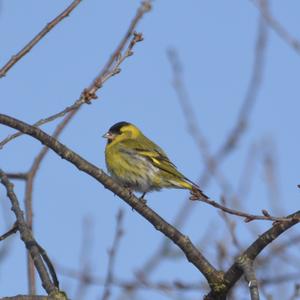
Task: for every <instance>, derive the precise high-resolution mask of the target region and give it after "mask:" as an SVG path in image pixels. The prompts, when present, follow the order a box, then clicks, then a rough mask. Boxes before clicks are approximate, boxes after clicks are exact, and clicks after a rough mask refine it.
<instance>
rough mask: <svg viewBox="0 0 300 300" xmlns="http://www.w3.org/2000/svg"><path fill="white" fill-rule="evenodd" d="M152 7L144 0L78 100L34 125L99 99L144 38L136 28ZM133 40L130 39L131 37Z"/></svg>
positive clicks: (49, 120) (5, 140) (10, 137)
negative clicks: (111, 79) (99, 94)
mask: <svg viewBox="0 0 300 300" xmlns="http://www.w3.org/2000/svg"><path fill="white" fill-rule="evenodd" d="M150 9H151V1H150V0H149V1H144V2H142V4H141V6H140V7H139V9H138V11H137V13H136V16H135V18H134V19H133V20H132V22H131V23H130V26H129V30H128V31H127V32H126V35H125V37H124V38H123V39H122V41H121V42H120V44H119V45H118V47H117V49H116V51H114V53H113V54H112V56H111V58H110V59H109V61H108V62H107V63H106V65H105V67H104V68H103V70H102V71H101V72H100V73H99V75H97V77H96V78H95V79H94V80H93V81H92V83H91V84H90V85H89V86H88V87H87V88H85V89H84V90H83V91H82V92H81V95H80V97H79V99H78V100H76V101H75V102H74V103H73V104H72V105H70V106H68V107H66V108H65V109H63V110H62V111H60V112H58V113H56V114H54V115H51V116H49V117H47V118H43V119H40V120H39V121H37V122H36V123H34V124H33V126H36V127H39V126H41V125H43V124H46V123H49V122H52V121H54V120H55V119H57V118H61V117H63V116H65V115H66V114H67V113H69V112H72V111H77V110H78V109H79V108H80V107H81V106H82V105H83V104H86V103H88V104H90V103H91V101H92V100H94V99H97V96H96V92H97V91H98V90H99V89H100V88H102V86H103V83H104V82H106V81H107V80H108V79H110V78H111V77H113V76H114V75H116V74H118V73H120V72H121V69H120V65H121V64H122V63H123V62H124V60H126V59H127V58H128V57H130V56H131V55H132V54H133V48H134V46H135V45H136V43H138V42H140V41H142V40H143V36H142V34H141V33H135V32H134V29H135V27H136V25H137V23H138V22H139V21H140V20H141V19H142V17H143V16H144V14H145V13H147V12H148V11H150ZM129 33H130V34H129ZM130 38H131V40H130V41H129V39H130ZM127 43H128V47H127V49H126V50H125V51H124V53H121V51H122V50H123V48H124V47H125V45H126V44H127ZM20 135H22V133H20V132H17V133H15V134H12V135H9V136H7V137H6V138H5V139H4V140H2V141H1V142H0V149H1V148H3V146H4V145H5V144H7V143H8V142H9V141H11V140H13V139H15V138H17V137H19V136H20Z"/></svg>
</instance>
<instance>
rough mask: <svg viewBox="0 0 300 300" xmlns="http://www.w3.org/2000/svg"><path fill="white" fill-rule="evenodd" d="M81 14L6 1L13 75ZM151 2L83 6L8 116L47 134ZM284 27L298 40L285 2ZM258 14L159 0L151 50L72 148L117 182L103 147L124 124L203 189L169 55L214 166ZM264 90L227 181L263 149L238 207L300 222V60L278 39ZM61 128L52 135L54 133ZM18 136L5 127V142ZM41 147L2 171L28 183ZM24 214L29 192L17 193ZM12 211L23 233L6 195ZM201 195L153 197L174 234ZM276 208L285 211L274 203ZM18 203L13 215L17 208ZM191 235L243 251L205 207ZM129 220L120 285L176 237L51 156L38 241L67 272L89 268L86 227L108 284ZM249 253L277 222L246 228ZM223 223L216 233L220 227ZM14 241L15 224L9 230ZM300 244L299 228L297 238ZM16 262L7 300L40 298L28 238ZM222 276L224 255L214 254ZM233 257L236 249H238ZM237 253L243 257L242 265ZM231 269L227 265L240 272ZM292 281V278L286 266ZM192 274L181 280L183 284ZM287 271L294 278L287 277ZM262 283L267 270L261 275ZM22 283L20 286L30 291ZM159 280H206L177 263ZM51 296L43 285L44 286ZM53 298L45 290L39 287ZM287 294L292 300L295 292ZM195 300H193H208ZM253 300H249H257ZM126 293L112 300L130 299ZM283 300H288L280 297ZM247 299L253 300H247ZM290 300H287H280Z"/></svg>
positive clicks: (142, 52) (235, 181)
mask: <svg viewBox="0 0 300 300" xmlns="http://www.w3.org/2000/svg"><path fill="white" fill-rule="evenodd" d="M69 3H70V1H62V0H61V1H49V0H44V1H33V0H31V1H26V2H25V1H21V2H20V1H17V0H9V1H8V0H3V1H2V3H1V11H0V36H1V37H2V38H1V52H0V64H1V65H4V63H5V62H6V61H7V60H8V59H9V58H10V57H11V56H12V55H13V54H15V53H16V52H17V51H19V49H21V48H22V47H23V46H24V45H25V44H26V43H27V42H28V41H29V40H30V39H31V38H32V37H33V36H34V35H35V34H36V33H37V32H39V31H40V30H41V28H43V26H44V25H45V24H46V23H47V22H49V21H50V20H51V19H53V18H54V17H55V16H56V15H57V14H58V13H60V12H61V11H62V10H63V9H64V8H65V7H66V6H67V5H68V4H69ZM139 3H140V1H133V0H132V1H116V0H111V1H104V2H103V1H97V0H88V1H83V2H82V3H81V4H80V5H79V6H78V8H76V9H75V10H74V12H72V14H71V16H70V17H68V18H67V19H65V20H63V21H62V22H61V23H60V24H59V25H58V26H57V27H56V28H54V29H53V30H52V31H51V32H50V33H49V34H48V35H47V36H46V37H45V38H44V39H43V40H42V41H41V42H40V43H39V44H38V45H37V46H36V47H35V48H34V49H33V50H32V51H31V52H30V53H29V54H28V55H27V56H26V57H24V58H23V59H22V60H21V61H20V62H19V63H18V64H17V65H15V66H14V67H13V68H12V69H11V70H10V71H9V72H8V74H7V76H6V77H5V78H2V79H1V80H0V93H1V99H2V101H1V112H2V113H5V114H8V115H12V116H14V117H16V118H19V119H21V120H24V121H26V122H28V123H33V122H34V121H36V120H39V119H40V118H42V117H46V116H48V115H51V114H53V113H56V112H58V111H60V110H62V109H63V108H64V107H66V106H68V105H70V104H72V103H73V102H74V101H75V100H76V99H77V98H78V97H79V96H80V93H81V91H82V90H83V89H84V88H85V87H86V86H88V85H89V83H90V82H91V80H92V79H93V78H94V77H95V76H96V75H97V73H98V72H99V71H100V70H101V67H102V66H103V65H104V63H105V62H106V61H107V59H108V58H109V56H110V54H111V53H112V51H113V50H114V49H115V47H116V45H117V44H118V42H119V40H120V39H121V38H122V36H123V34H124V32H125V31H126V30H127V28H128V25H129V23H130V21H131V19H132V18H133V16H134V14H135V11H136V9H137V7H138V6H139ZM271 11H272V14H273V15H274V16H275V17H276V19H278V20H279V21H280V22H281V23H282V24H283V25H284V27H285V28H286V29H287V31H288V32H290V34H291V35H292V36H294V37H296V38H297V37H299V38H300V29H299V26H298V24H299V13H298V12H299V11H300V4H299V2H298V1H295V0H294V1H291V0H290V1H286V2H285V3H284V4H283V3H282V2H281V1H271ZM258 17H259V14H258V10H257V8H256V7H255V6H254V5H253V4H252V2H251V1H231V2H230V3H229V2H228V1H224V0H219V1H196V0H194V1H193V0H190V1H185V2H182V1H157V0H156V1H154V3H153V10H152V11H151V12H150V13H149V14H147V15H145V17H144V18H143V19H142V21H141V22H140V23H139V25H138V28H137V31H140V32H142V33H143V35H144V41H143V42H142V43H139V44H138V45H136V47H135V49H134V55H133V56H132V57H130V58H129V59H127V60H126V61H125V62H124V63H123V64H122V66H121V69H122V72H121V73H120V74H118V75H117V76H115V77H113V78H111V79H109V81H107V82H106V83H105V85H104V87H103V88H102V89H101V90H100V91H99V92H98V96H99V98H98V100H96V101H94V102H93V103H92V105H86V106H85V107H83V108H82V110H81V111H80V112H79V113H78V114H77V115H76V117H75V118H74V120H73V121H72V122H71V124H70V125H69V126H68V127H67V128H66V130H65V131H64V133H63V134H62V135H61V137H60V140H61V141H62V142H63V143H64V144H66V145H67V146H68V147H70V148H71V149H73V150H74V151H76V152H77V153H79V154H80V155H82V156H83V157H84V158H86V159H88V160H89V161H91V162H92V163H94V164H96V165H97V166H99V167H100V168H103V169H105V162H104V153H103V152H104V147H105V140H103V139H102V138H101V135H102V134H103V133H104V132H105V131H106V130H107V129H108V128H109V127H110V126H111V125H112V124H114V123H116V122H118V121H123V120H125V121H129V122H132V123H134V124H136V125H137V126H138V127H140V129H142V130H143V132H144V133H145V134H146V135H147V136H148V137H150V138H151V139H153V140H154V141H155V142H157V144H159V145H160V146H161V147H162V148H163V149H164V150H165V151H166V152H167V153H168V155H169V156H170V158H171V159H172V160H173V161H174V163H175V164H176V165H177V166H178V168H179V169H180V170H181V171H182V172H183V173H184V174H185V175H186V176H187V177H188V178H190V179H191V180H194V181H195V180H197V178H199V176H200V175H201V174H202V171H203V170H204V162H203V160H202V158H201V156H200V154H199V150H198V149H197V147H196V143H195V141H194V140H193V138H192V137H191V135H190V134H189V132H188V131H187V126H186V121H185V117H184V115H183V113H182V110H181V108H180V105H179V102H178V99H177V95H176V93H175V91H174V88H173V87H172V78H173V75H172V69H171V66H170V63H169V60H168V57H167V54H166V53H167V50H168V49H170V48H174V49H176V51H177V52H178V55H179V57H180V60H181V63H182V65H183V76H184V83H185V86H186V88H187V91H188V94H189V98H190V101H191V105H192V107H193V110H194V113H195V115H196V116H197V122H198V125H199V127H200V128H201V131H202V133H203V134H204V136H205V137H206V139H207V141H208V144H209V149H210V150H211V152H212V153H214V152H215V151H217V149H218V148H219V147H220V145H221V144H222V143H223V141H224V139H225V138H226V136H227V134H228V132H229V131H230V129H231V128H232V127H233V125H234V124H235V121H236V118H237V115H238V112H239V108H240V106H241V104H242V101H243V99H244V97H245V93H246V91H247V87H248V83H249V80H250V78H251V71H252V67H253V60H254V53H255V52H254V50H255V42H256V35H257V28H258ZM265 56H266V60H265V68H264V72H263V81H262V87H261V89H260V90H259V94H258V98H257V101H256V104H255V107H254V110H253V111H252V113H251V115H250V117H249V127H248V129H247V132H246V134H245V135H244V136H243V137H242V139H241V140H240V142H239V144H238V146H237V148H236V149H235V150H234V151H233V152H232V153H231V154H230V155H229V156H228V157H227V158H226V160H225V161H224V163H223V164H222V165H221V167H220V169H221V171H222V173H223V174H224V175H225V177H226V179H227V180H228V182H229V183H230V185H231V187H232V191H233V194H234V193H235V192H236V190H237V188H238V185H239V178H240V176H241V174H242V173H243V169H244V166H245V160H246V158H247V155H248V153H249V149H251V147H253V145H255V147H256V148H257V149H258V150H257V152H258V155H257V160H256V161H255V162H254V163H253V168H254V173H253V176H252V177H251V178H252V180H251V182H252V183H251V187H250V189H249V191H248V192H247V194H243V195H239V196H240V197H239V199H238V200H237V201H238V205H239V206H240V207H242V208H243V209H245V210H247V211H249V212H253V213H260V211H261V209H263V208H265V209H267V210H269V211H270V212H272V213H274V214H286V213H291V212H293V211H295V210H297V209H298V208H299V204H298V198H299V190H297V188H296V185H297V184H299V183H300V178H299V176H298V173H299V172H298V169H299V151H300V146H299V143H298V141H297V137H298V136H299V125H300V121H299V120H300V119H299V109H300V102H299V96H300V87H299V75H300V71H299V70H300V56H299V52H298V53H297V52H296V51H295V50H294V49H292V48H291V47H290V46H289V45H287V44H286V43H285V42H284V41H283V40H282V39H281V38H280V37H279V36H278V35H277V34H276V33H275V32H274V31H273V30H272V29H269V30H268V44H267V49H266V53H265ZM56 124H57V121H56V122H53V123H51V124H48V125H46V126H43V129H44V130H45V131H46V132H49V133H51V132H52V131H53V129H54V128H55V125H56ZM11 132H12V130H11V129H9V128H6V127H4V126H1V129H0V139H3V138H4V137H6V135H7V134H9V133H11ZM266 144H267V145H269V146H268V147H269V148H268V149H269V151H270V153H271V154H272V155H274V156H275V159H276V169H277V171H278V172H277V175H278V176H277V181H278V187H279V190H278V195H279V196H278V199H279V201H280V209H279V210H278V211H274V210H273V211H272V209H273V208H274V206H276V205H274V199H270V197H269V194H270V193H269V190H268V188H267V184H266V176H265V174H264V169H263V166H262V156H263V155H262V152H263V151H265V150H261V149H265V147H266ZM40 147H41V146H40V143H38V142H36V141H34V140H33V139H32V138H31V137H26V136H23V137H21V138H19V139H16V140H14V141H12V142H10V143H9V144H8V145H6V146H5V148H4V149H3V150H1V151H0V163H1V168H3V169H4V170H6V171H7V172H17V171H26V170H27V169H28V168H29V167H30V165H31V163H32V161H33V159H34V157H35V155H36V154H37V153H38V151H39V149H40ZM15 189H16V192H17V194H18V197H19V199H20V201H22V198H23V195H24V184H23V183H21V182H16V185H15ZM203 189H204V191H205V193H206V194H208V195H209V196H211V197H212V198H214V199H219V198H220V196H221V194H222V190H221V189H220V187H219V185H218V183H217V181H216V180H214V179H213V180H211V181H210V183H209V185H208V186H205V187H203ZM0 195H1V198H2V199H1V200H2V202H4V206H5V207H4V212H5V215H6V216H9V217H10V220H11V221H10V222H11V224H12V222H13V220H14V219H13V216H12V214H11V212H10V210H9V207H8V205H7V203H8V200H7V199H6V198H5V196H4V195H5V193H4V189H3V188H1V190H0ZM187 196H188V192H187V191H181V190H164V191H162V192H159V193H157V192H156V193H152V194H150V195H148V196H147V199H148V205H149V206H150V207H151V208H153V209H154V210H155V211H157V212H158V213H159V214H160V215H161V216H162V217H163V218H165V219H166V220H167V221H168V222H171V223H172V222H173V220H174V217H175V216H176V215H177V212H178V210H179V209H181V207H182V205H183V203H184V202H186V201H187ZM272 201H273V202H272ZM5 202H6V204H5ZM190 205H193V206H194V207H193V213H192V214H191V215H190V216H189V218H188V220H187V222H186V224H185V226H184V228H183V232H184V233H185V234H186V235H188V236H189V237H190V238H191V239H192V240H193V241H195V242H197V241H201V239H202V238H203V236H206V235H207V234H208V232H209V231H210V230H211V231H212V235H213V236H215V239H219V240H224V239H225V241H226V240H227V243H231V241H230V238H229V234H228V230H227V228H226V227H225V225H224V222H223V220H222V219H221V218H220V215H219V212H217V211H216V210H215V209H214V208H211V207H208V206H207V205H204V204H201V203H191V204H190ZM120 208H122V209H123V210H124V213H125V216H124V231H125V234H124V236H123V238H122V240H121V246H120V249H119V252H118V254H117V261H116V269H115V274H116V275H117V277H119V278H124V279H132V278H134V272H135V271H137V270H140V268H141V267H142V266H143V263H144V262H145V261H146V260H147V258H148V257H149V256H150V255H151V253H153V251H154V250H155V249H157V247H158V246H159V245H160V242H161V240H162V236H161V234H160V233H159V232H157V231H155V230H154V229H153V228H152V226H151V225H149V224H148V223H147V222H146V221H145V220H143V218H142V217H140V216H139V215H138V214H137V213H136V212H133V211H132V210H131V209H130V207H128V206H127V205H126V204H124V203H123V201H121V200H120V199H118V198H117V197H115V196H114V195H113V194H112V193H111V192H110V191H108V190H105V189H104V188H103V187H102V186H101V185H99V184H98V183H97V182H95V181H94V180H92V179H91V178H89V177H88V176H86V175H85V174H83V173H80V172H78V171H77V170H76V169H75V168H74V167H73V166H72V165H70V164H69V163H68V162H66V161H62V160H61V159H60V158H58V157H57V155H56V154H54V153H53V152H50V153H49V154H48V155H47V157H46V159H45V160H44V162H43V164H42V166H41V169H40V171H39V174H38V176H37V179H36V184H35V187H34V232H35V236H36V238H37V240H38V241H39V242H40V243H41V245H42V246H43V247H44V248H45V249H46V250H47V251H48V254H49V256H50V257H51V258H52V259H53V261H54V263H55V264H57V265H59V266H63V267H66V268H72V269H78V268H79V267H80V265H81V258H80V252H81V247H82V236H83V230H82V229H83V227H82V226H83V222H84V220H85V219H89V220H90V222H91V223H92V224H93V226H92V227H93V229H92V240H93V246H92V249H91V251H90V253H88V255H87V256H86V258H85V259H87V260H89V261H90V262H91V266H92V271H93V274H95V276H97V277H99V278H104V277H105V274H106V269H107V257H108V256H107V250H108V249H109V248H110V247H111V243H112V240H113V234H114V229H115V225H116V220H115V216H116V214H117V211H118V210H119V209H120ZM233 220H235V222H236V224H237V232H238V234H239V236H240V240H241V243H242V245H243V246H244V247H246V246H247V245H249V244H250V242H251V241H253V240H254V238H255V236H254V235H253V233H251V231H249V228H251V230H252V232H256V233H261V232H262V231H263V230H265V229H267V228H268V226H269V225H270V224H269V223H267V222H260V223H258V222H256V223H255V224H254V223H253V224H252V223H251V224H244V222H243V221H242V220H241V219H237V218H233ZM212 224H213V225H212ZM0 226H1V227H0V228H1V232H4V231H5V229H6V228H5V226H6V223H5V222H4V221H2V218H1V219H0ZM297 233H298V234H299V229H298V228H294V229H293V230H292V234H294V235H295V234H297ZM4 243H10V250H9V253H8V254H7V256H6V257H5V259H3V260H2V261H1V265H0V296H9V295H16V294H20V293H24V294H25V293H26V292H27V282H26V279H25V278H26V268H25V251H24V246H23V244H22V243H21V241H20V240H19V238H18V236H17V235H16V236H14V237H11V238H10V239H9V240H6V241H4V242H2V245H0V246H2V247H3V245H4ZM200 247H201V248H203V251H204V254H205V255H206V256H207V257H208V258H209V259H210V260H211V261H212V262H213V263H216V255H215V254H216V249H214V248H213V249H212V248H206V247H205V245H202V244H201V245H200ZM228 247H230V249H234V248H233V247H232V246H231V245H229V246H228ZM233 253H234V252H233ZM230 263H231V261H230V260H229V261H228V262H227V264H230ZM286 268H287V269H289V268H290V267H289V266H286ZM178 270H180V271H181V272H178ZM283 271H284V268H283ZM258 272H259V270H258ZM59 277H60V282H61V284H62V287H63V288H64V289H65V290H66V291H67V292H68V294H69V296H70V297H71V298H72V297H73V296H74V294H75V292H76V287H77V283H76V282H75V281H73V280H72V279H70V278H68V277H66V276H63V275H61V274H60V275H59ZM16 278H17V280H16ZM150 278H151V280H153V281H160V280H164V281H168V280H175V279H178V280H184V281H192V282H194V281H196V280H199V279H200V280H201V279H202V277H201V276H199V273H198V272H197V270H196V269H195V268H194V267H193V266H192V265H190V264H188V263H187V262H186V261H185V260H183V259H178V260H175V261H174V260H166V261H165V262H164V263H162V264H161V265H160V267H159V268H158V269H156V270H155V271H154V273H153V274H152V275H151V277H150ZM38 286H40V284H38ZM39 291H40V292H41V293H42V292H43V291H42V289H41V288H39ZM101 291H102V287H101V286H100V287H99V286H93V287H92V288H90V289H89V291H88V294H87V295H86V296H85V298H84V299H97V298H99V296H100V295H101ZM286 292H287V293H292V291H291V290H287V291H286ZM193 295H194V296H195V294H191V295H190V297H191V298H187V299H195V297H194V298H193ZM246 295H247V294H246ZM118 296H119V292H118V290H113V294H112V299H120V298H118ZM154 296H155V299H157V300H164V299H169V296H166V295H165V294H158V293H152V292H148V291H141V293H140V294H139V298H138V299H145V300H148V299H153V297H154ZM278 297H280V295H279V296H278ZM245 299H247V297H246V298H245ZM278 299H281V298H278Z"/></svg>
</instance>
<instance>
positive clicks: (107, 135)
mask: <svg viewBox="0 0 300 300" xmlns="http://www.w3.org/2000/svg"><path fill="white" fill-rule="evenodd" d="M102 137H103V138H105V139H108V140H113V138H114V135H113V134H112V133H111V132H109V131H108V132H106V133H105V134H103V135H102Z"/></svg>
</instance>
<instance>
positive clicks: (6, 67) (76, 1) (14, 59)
mask: <svg viewBox="0 0 300 300" xmlns="http://www.w3.org/2000/svg"><path fill="white" fill-rule="evenodd" d="M81 1H82V0H74V1H73V2H72V3H71V4H70V5H69V6H68V7H67V8H66V9H65V10H64V11H63V12H62V13H60V14H59V15H58V16H57V17H56V18H55V19H53V20H52V21H51V22H49V23H48V24H47V25H46V26H45V27H44V28H43V30H42V31H41V32H39V33H38V34H37V35H36V36H35V37H34V38H33V39H32V40H31V41H30V42H29V43H28V44H27V45H26V46H25V47H24V48H23V49H21V50H20V51H19V52H18V53H17V54H16V55H13V56H12V58H11V59H10V60H9V61H8V62H7V63H6V64H5V65H4V66H3V67H2V68H1V69H0V78H1V77H4V76H5V75H6V73H7V72H8V71H9V69H10V68H12V67H13V66H14V65H15V64H16V63H17V62H18V61H19V60H20V59H21V58H22V57H23V56H25V55H26V54H27V53H28V52H29V51H30V50H31V49H32V48H33V47H34V46H35V45H36V44H37V43H38V42H39V41H40V40H41V39H42V38H43V37H44V36H45V35H46V34H47V33H48V32H49V31H51V30H52V29H53V28H54V27H55V26H56V25H57V24H58V23H59V22H60V21H62V20H63V19H64V18H66V17H68V16H69V14H70V13H71V11H72V10H73V9H74V8H75V7H76V6H77V5H78V4H79V3H80V2H81Z"/></svg>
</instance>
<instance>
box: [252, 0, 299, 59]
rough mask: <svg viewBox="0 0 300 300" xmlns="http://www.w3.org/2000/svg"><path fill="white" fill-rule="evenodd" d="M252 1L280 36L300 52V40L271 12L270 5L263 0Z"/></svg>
mask: <svg viewBox="0 0 300 300" xmlns="http://www.w3.org/2000/svg"><path fill="white" fill-rule="evenodd" d="M251 2H252V3H254V5H255V6H256V7H257V8H258V10H259V12H260V13H261V15H262V17H263V18H264V19H265V20H266V22H267V23H268V25H269V26H270V27H271V28H272V29H273V30H274V31H275V32H276V33H277V34H278V36H279V37H280V38H281V39H282V40H283V41H285V42H286V43H287V44H288V45H289V46H290V47H291V48H293V49H294V50H295V51H296V52H297V53H298V54H300V41H299V40H297V39H296V38H294V37H293V36H292V35H291V34H290V33H289V32H288V31H287V30H286V29H285V28H284V27H283V25H282V24H280V22H279V21H278V20H276V19H275V18H274V17H273V16H272V14H271V13H270V10H269V7H268V6H266V5H264V3H263V1H262V0H258V1H254V0H251Z"/></svg>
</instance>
